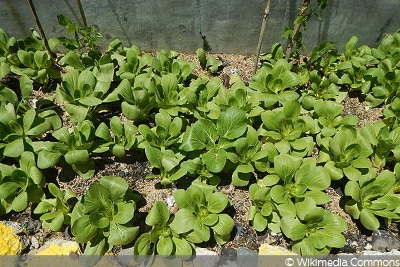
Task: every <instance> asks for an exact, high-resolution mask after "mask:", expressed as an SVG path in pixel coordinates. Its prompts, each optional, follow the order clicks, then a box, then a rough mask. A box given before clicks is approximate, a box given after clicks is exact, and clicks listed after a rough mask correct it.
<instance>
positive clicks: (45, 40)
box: [28, 0, 57, 60]
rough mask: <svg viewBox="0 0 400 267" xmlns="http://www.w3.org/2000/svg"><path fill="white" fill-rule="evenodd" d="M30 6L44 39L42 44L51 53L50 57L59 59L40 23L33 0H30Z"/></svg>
mask: <svg viewBox="0 0 400 267" xmlns="http://www.w3.org/2000/svg"><path fill="white" fill-rule="evenodd" d="M28 3H29V6H30V8H31V11H32V14H33V16H34V17H35V21H36V25H37V26H38V28H39V33H40V37H41V38H42V42H43V44H44V47H45V48H46V50H47V53H49V55H50V57H51V58H52V59H53V60H55V59H56V58H57V55H56V54H54V53H53V51H51V49H50V46H49V43H48V42H47V38H46V35H45V34H44V30H43V27H42V24H41V23H40V20H39V17H38V15H37V13H36V8H35V5H34V4H33V2H32V0H28Z"/></svg>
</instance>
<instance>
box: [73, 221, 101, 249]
mask: <svg viewBox="0 0 400 267" xmlns="http://www.w3.org/2000/svg"><path fill="white" fill-rule="evenodd" d="M72 234H73V235H74V236H75V240H76V242H79V243H86V242H88V241H89V240H91V239H93V238H94V237H95V236H96V235H97V234H98V230H97V228H96V227H94V226H93V225H91V224H90V223H89V215H84V216H82V217H79V218H78V219H77V220H76V221H75V222H74V223H73V224H72Z"/></svg>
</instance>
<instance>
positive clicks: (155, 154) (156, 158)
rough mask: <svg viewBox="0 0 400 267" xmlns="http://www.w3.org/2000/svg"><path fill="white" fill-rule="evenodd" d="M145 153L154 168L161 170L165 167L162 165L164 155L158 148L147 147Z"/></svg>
mask: <svg viewBox="0 0 400 267" xmlns="http://www.w3.org/2000/svg"><path fill="white" fill-rule="evenodd" d="M145 153H146V157H147V159H148V160H149V161H150V163H151V165H153V167H156V168H159V169H161V168H162V167H163V164H162V159H163V154H162V152H161V150H159V149H158V148H155V147H152V146H147V147H146V148H145Z"/></svg>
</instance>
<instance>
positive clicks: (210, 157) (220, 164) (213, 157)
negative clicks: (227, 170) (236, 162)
mask: <svg viewBox="0 0 400 267" xmlns="http://www.w3.org/2000/svg"><path fill="white" fill-rule="evenodd" d="M227 156H228V155H227V152H226V151H225V150H223V149H212V150H209V151H207V152H206V153H204V154H202V155H201V158H202V160H203V162H204V164H205V165H206V166H207V169H208V171H210V172H215V173H219V172H221V171H222V169H223V168H224V167H225V164H226V160H227Z"/></svg>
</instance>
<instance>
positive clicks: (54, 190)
mask: <svg viewBox="0 0 400 267" xmlns="http://www.w3.org/2000/svg"><path fill="white" fill-rule="evenodd" d="M47 188H48V189H49V192H50V193H51V194H52V195H53V196H55V197H56V198H59V199H63V198H64V194H63V192H62V191H61V190H60V188H58V186H57V185H55V184H53V183H49V185H48V186H47Z"/></svg>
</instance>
